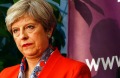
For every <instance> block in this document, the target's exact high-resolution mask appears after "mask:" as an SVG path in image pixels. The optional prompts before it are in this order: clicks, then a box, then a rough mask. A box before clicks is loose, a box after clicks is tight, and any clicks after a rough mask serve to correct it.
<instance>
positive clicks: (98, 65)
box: [68, 0, 120, 78]
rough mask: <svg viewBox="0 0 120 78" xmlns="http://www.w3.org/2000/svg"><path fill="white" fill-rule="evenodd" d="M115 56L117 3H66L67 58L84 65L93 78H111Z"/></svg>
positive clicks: (119, 19)
mask: <svg viewBox="0 0 120 78" xmlns="http://www.w3.org/2000/svg"><path fill="white" fill-rule="evenodd" d="M119 55H120V3H119V2H118V1H117V0H69V20H68V57H70V58H73V59H75V60H78V61H83V62H85V63H86V64H87V65H88V66H89V68H90V70H91V73H92V77H93V78H115V77H116V71H117V68H118V67H119V66H120V59H119Z"/></svg>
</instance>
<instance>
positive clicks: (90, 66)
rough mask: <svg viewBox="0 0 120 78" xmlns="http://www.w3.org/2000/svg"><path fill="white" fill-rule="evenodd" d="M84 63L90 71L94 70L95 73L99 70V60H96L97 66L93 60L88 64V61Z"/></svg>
mask: <svg viewBox="0 0 120 78" xmlns="http://www.w3.org/2000/svg"><path fill="white" fill-rule="evenodd" d="M86 63H87V65H88V67H89V69H90V71H91V70H92V68H94V70H95V71H97V70H98V68H99V63H100V58H98V60H97V64H96V62H95V59H92V61H91V63H90V62H89V59H86Z"/></svg>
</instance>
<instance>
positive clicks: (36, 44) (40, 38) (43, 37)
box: [12, 15, 52, 78]
mask: <svg viewBox="0 0 120 78" xmlns="http://www.w3.org/2000/svg"><path fill="white" fill-rule="evenodd" d="M12 33H13V38H14V40H15V43H16V45H17V47H18V49H19V50H20V52H21V53H22V54H23V55H24V56H25V57H26V59H27V62H28V69H27V70H26V78H29V76H30V74H31V72H32V71H33V69H34V67H35V66H36V64H37V63H38V61H39V59H40V57H41V55H42V54H43V52H44V51H45V50H46V49H47V47H48V46H49V38H48V34H51V33H52V30H51V31H49V32H46V31H44V28H43V26H42V25H41V24H40V23H39V22H36V21H35V20H34V19H33V18H32V17H30V16H28V15H24V16H22V17H21V18H19V19H18V20H17V21H16V22H14V23H13V24H12Z"/></svg>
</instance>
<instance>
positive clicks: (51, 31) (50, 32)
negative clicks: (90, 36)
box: [47, 28, 53, 38]
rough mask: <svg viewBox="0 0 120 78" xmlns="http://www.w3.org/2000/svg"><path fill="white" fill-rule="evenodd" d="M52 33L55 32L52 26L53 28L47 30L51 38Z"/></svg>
mask: <svg viewBox="0 0 120 78" xmlns="http://www.w3.org/2000/svg"><path fill="white" fill-rule="evenodd" d="M52 34H53V28H51V30H50V31H48V32H47V35H48V38H51V36H52Z"/></svg>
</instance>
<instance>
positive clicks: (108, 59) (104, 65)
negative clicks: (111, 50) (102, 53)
mask: <svg viewBox="0 0 120 78" xmlns="http://www.w3.org/2000/svg"><path fill="white" fill-rule="evenodd" d="M101 60H102V64H103V67H104V70H107V67H108V65H109V67H110V69H112V67H113V63H114V57H112V61H110V58H109V57H107V60H106V62H105V60H104V58H101Z"/></svg>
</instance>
